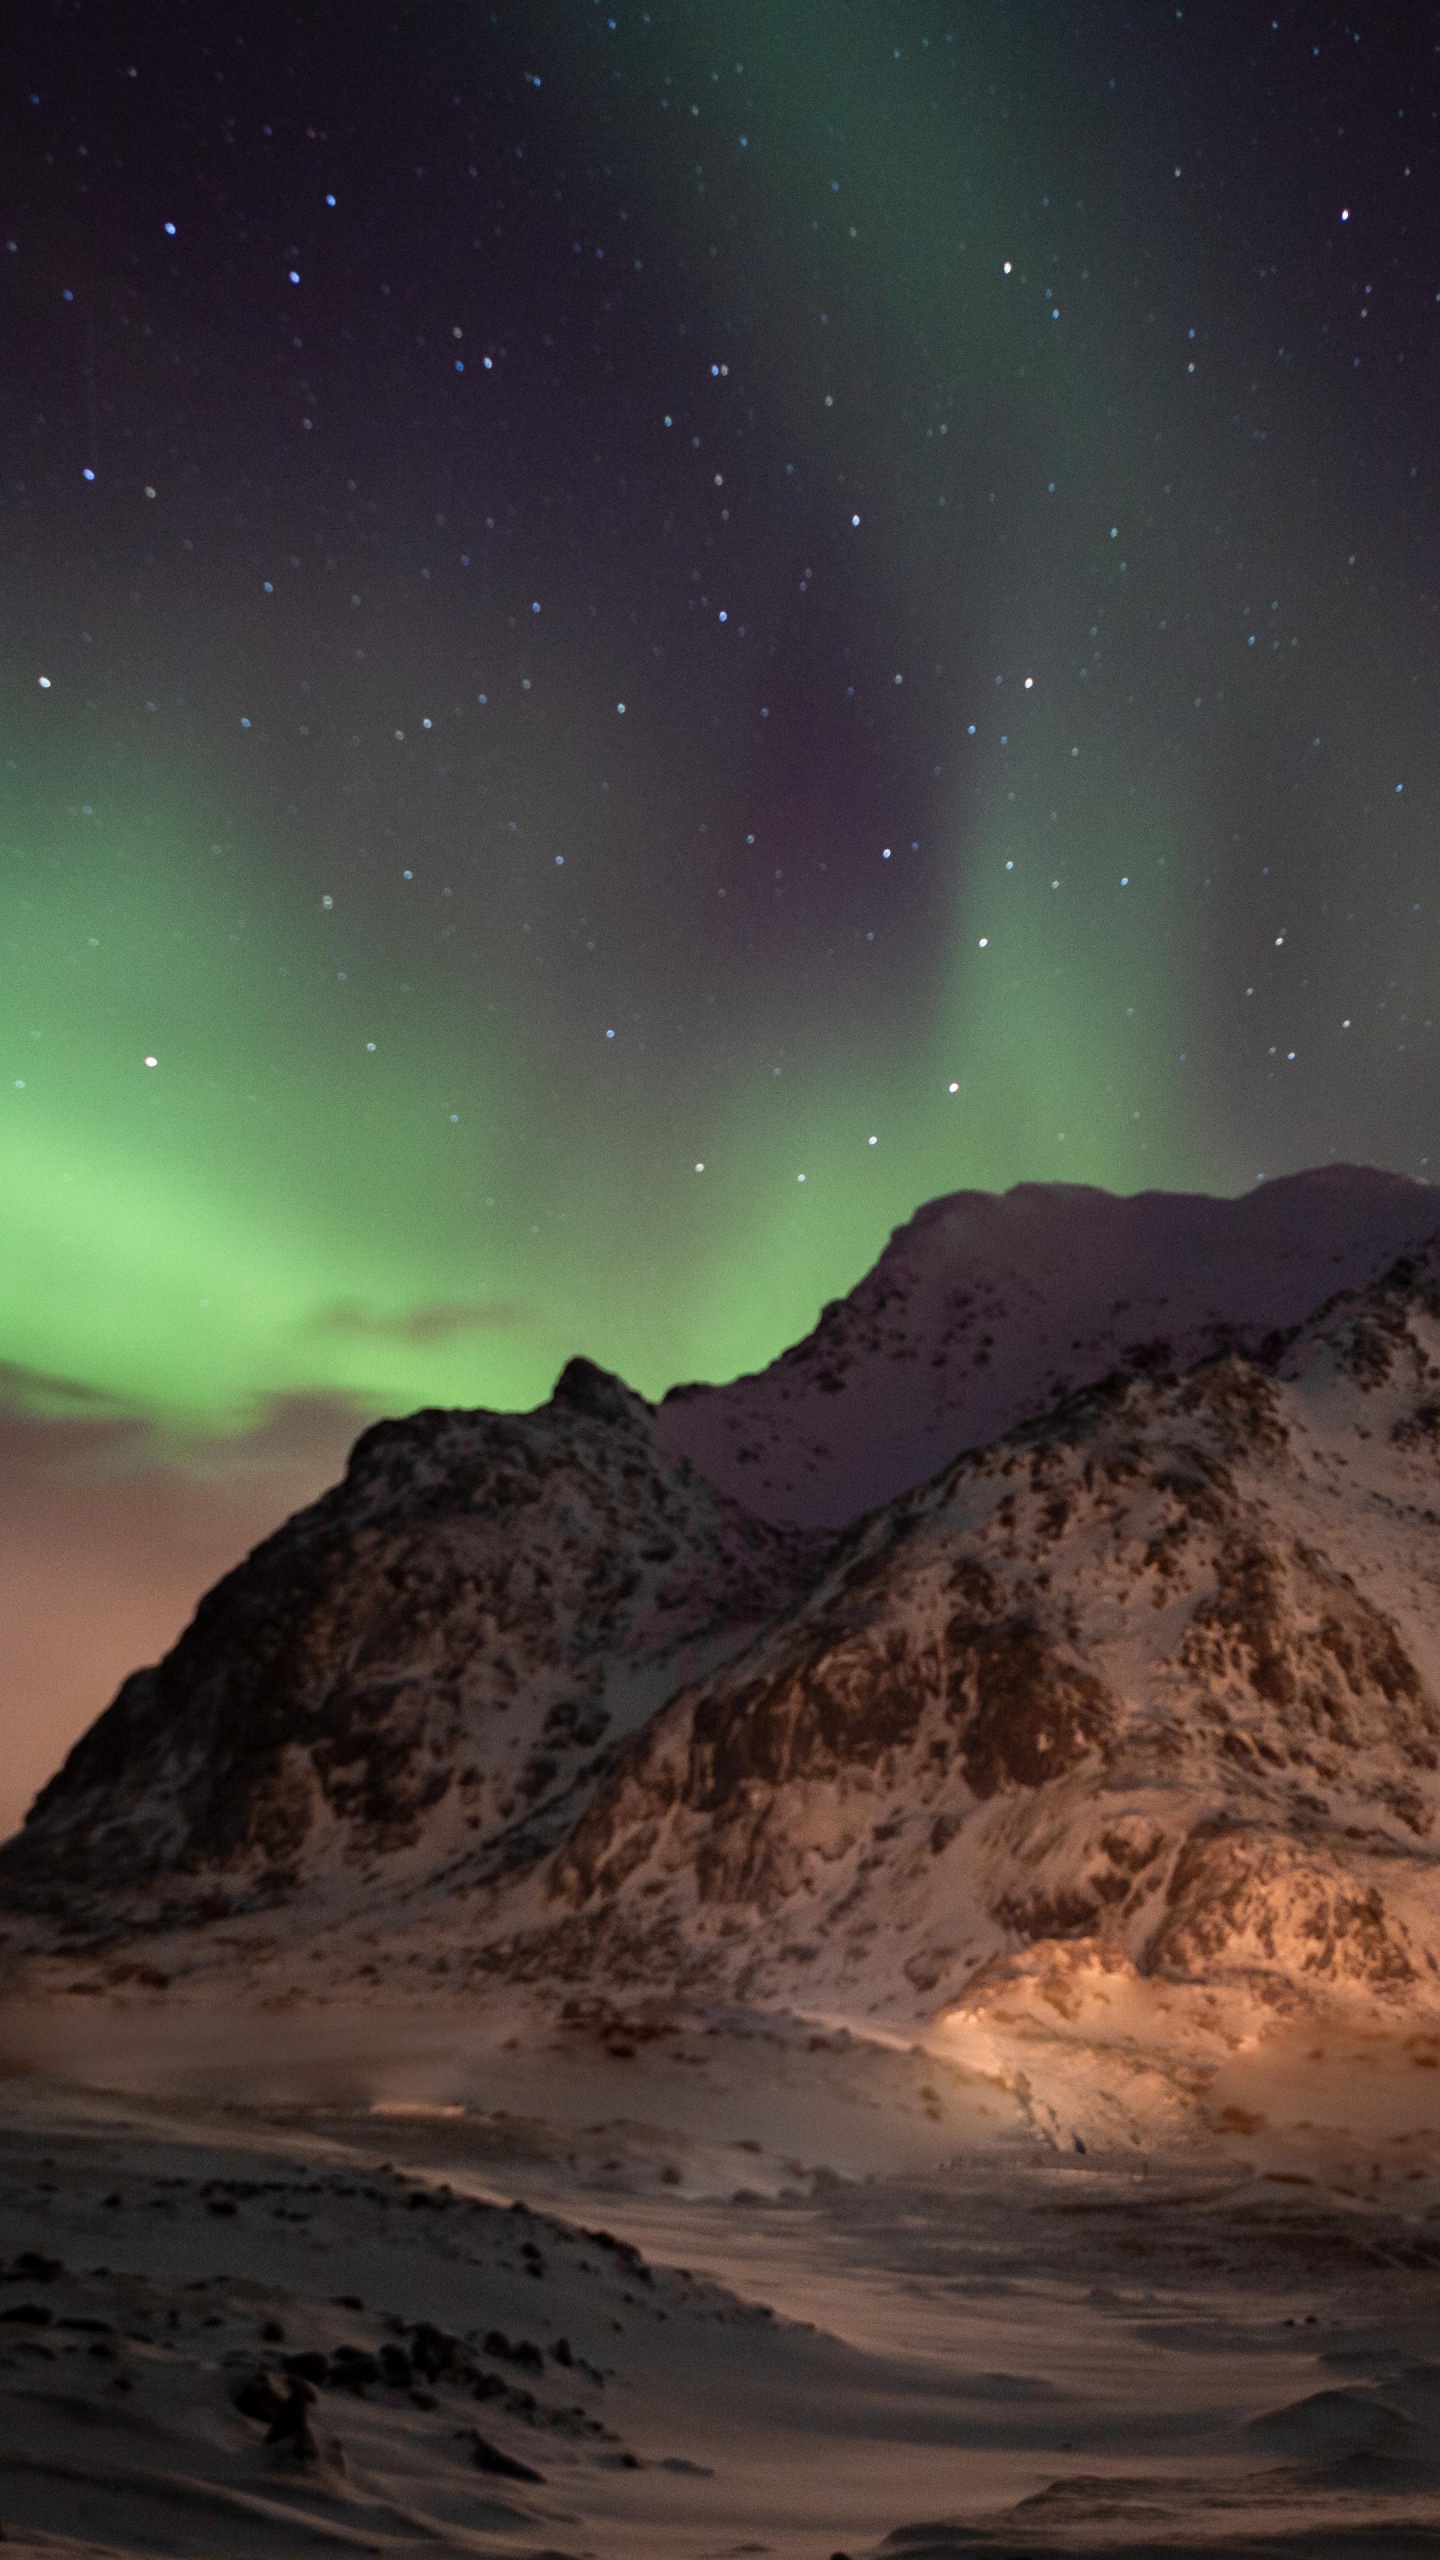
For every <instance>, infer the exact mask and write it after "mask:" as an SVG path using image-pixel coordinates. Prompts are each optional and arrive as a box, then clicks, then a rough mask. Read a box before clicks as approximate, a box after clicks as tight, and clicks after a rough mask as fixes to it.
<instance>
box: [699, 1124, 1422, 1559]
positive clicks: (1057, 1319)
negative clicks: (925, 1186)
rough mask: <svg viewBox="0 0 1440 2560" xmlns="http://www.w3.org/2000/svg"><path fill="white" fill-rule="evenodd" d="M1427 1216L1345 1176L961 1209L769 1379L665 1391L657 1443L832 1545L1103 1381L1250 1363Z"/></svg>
mask: <svg viewBox="0 0 1440 2560" xmlns="http://www.w3.org/2000/svg"><path fill="white" fill-rule="evenodd" d="M1436 1216H1437V1202H1436V1195H1435V1193H1434V1192H1433V1191H1432V1190H1431V1189H1430V1188H1429V1186H1428V1185H1427V1184H1424V1183H1416V1182H1407V1181H1405V1180H1404V1179H1403V1178H1402V1177H1401V1176H1400V1175H1399V1174H1391V1173H1379V1172H1376V1171H1374V1170H1373V1169H1370V1168H1367V1167H1364V1166H1355V1165H1327V1166H1320V1167H1317V1168H1316V1169H1315V1170H1313V1171H1311V1172H1308V1173H1297V1174H1290V1175H1287V1176H1285V1177H1284V1178H1283V1179H1282V1180H1280V1181H1278V1182H1272V1183H1263V1184H1260V1185H1258V1186H1257V1187H1256V1189H1255V1190H1254V1191H1251V1192H1247V1193H1246V1194H1245V1195H1244V1196H1243V1198H1241V1199H1239V1200H1214V1199H1209V1198H1206V1197H1204V1196H1202V1195H1187V1194H1184V1193H1175V1192H1163V1191H1150V1192H1142V1193H1140V1194H1139V1195H1138V1196H1136V1197H1135V1198H1133V1199H1116V1198H1114V1197H1113V1196H1112V1194H1111V1193H1109V1192H1107V1191H1095V1190H1090V1189H1087V1188H1085V1187H1084V1186H1082V1185H1080V1184H1066V1183H1022V1184H1020V1185H1019V1186H1018V1188H1017V1189H1015V1190H1013V1191H1008V1192H1006V1193H1005V1194H1004V1195H1003V1197H997V1196H996V1195H994V1194H993V1193H989V1192H980V1191H959V1192H956V1193H954V1194H953V1195H952V1196H951V1197H949V1198H948V1199H943V1200H932V1201H931V1202H930V1203H929V1204H928V1206H926V1207H925V1208H923V1209H921V1210H920V1211H919V1212H918V1213H917V1215H916V1216H915V1217H914V1218H912V1220H911V1221H910V1224H909V1225H908V1226H905V1227H900V1228H898V1229H897V1230H896V1232H895V1234H894V1235H893V1236H892V1237H891V1239H890V1242H889V1244H888V1245H887V1246H886V1249H885V1251H884V1253H883V1254H882V1255H881V1257H880V1259H879V1261H878V1262H877V1263H876V1265H875V1268H874V1270H873V1271H871V1272H869V1273H868V1274H867V1275H866V1277H865V1278H864V1279H863V1280H862V1281H861V1282H860V1283H859V1285H858V1287H856V1288H855V1289H853V1290H852V1291H851V1293H850V1295H849V1297H848V1298H843V1299H840V1300H837V1301H836V1302H835V1303H834V1304H833V1305H831V1306H828V1307H827V1308H826V1309H825V1312H824V1314H823V1315H822V1317H821V1319H820V1322H819V1324H818V1325H817V1326H816V1328H815V1331H814V1332H813V1333H812V1334H810V1335H808V1336H807V1338H806V1340H805V1341H803V1342H801V1343H797V1344H796V1346H795V1348H794V1349H793V1350H791V1351H787V1352H785V1353H783V1354H782V1356H781V1357H780V1359H778V1360H776V1361H773V1362H772V1363H771V1365H770V1367H769V1368H768V1369H765V1370H762V1371H761V1372H760V1373H759V1374H758V1375H757V1376H755V1377H746V1378H737V1379H735V1380H734V1381H733V1383H731V1384H730V1385H728V1386H721V1387H677V1388H673V1389H672V1390H671V1392H670V1394H669V1395H668V1396H667V1397H666V1398H665V1400H664V1402H663V1404H662V1405H661V1408H660V1415H659V1421H658V1423H657V1426H656V1436H657V1439H658V1442H659V1445H660V1446H661V1447H662V1448H664V1449H668V1450H669V1451H671V1452H672V1453H673V1454H674V1455H676V1456H683V1457H687V1458H689V1459H691V1460H692V1462H693V1463H694V1465H695V1466H697V1467H698V1468H699V1469H700V1471H701V1473H702V1475H705V1476H708V1477H709V1479H710V1481H711V1482H712V1484H717V1485H721V1486H723V1487H724V1489H725V1491H726V1492H727V1493H731V1494H733V1495H734V1496H735V1497H736V1499H737V1500H738V1501H741V1502H743V1503H745V1504H746V1505H747V1507H748V1508H749V1509H750V1510H752V1511H756V1512H758V1513H759V1514H760V1515H761V1516H762V1517H763V1518H765V1519H767V1520H777V1521H793V1522H797V1523H801V1524H804V1525H806V1526H811V1527H825V1528H835V1529H838V1528H842V1527H844V1526H845V1525H846V1524H847V1523H848V1522H849V1521H851V1520H854V1519H856V1518H857V1517H858V1516H859V1514H860V1513H861V1512H863V1511H869V1510H873V1509H875V1508H876V1507H877V1506H878V1505H879V1504H880V1503H882V1502H891V1501H893V1500H894V1498H895V1496H896V1495H897V1494H900V1493H905V1492H908V1490H909V1489H910V1487H911V1486H912V1485H916V1484H922V1483H924V1482H925V1481H926V1480H927V1479H928V1478H929V1477H930V1476H932V1475H934V1473H935V1472H936V1470H937V1468H939V1467H942V1466H944V1465H945V1464H946V1463H947V1462H948V1461H949V1460H950V1459H951V1458H953V1457H955V1456H956V1455H957V1454H958V1452H959V1451H960V1450H961V1449H973V1448H981V1447H983V1446H984V1445H985V1444H986V1443H987V1442H989V1441H991V1440H996V1439H998V1438H999V1437H1000V1435H1001V1433H1002V1432H1005V1431H1011V1430H1013V1429H1014V1428H1015V1426H1016V1424H1017V1423H1019V1422H1025V1421H1029V1420H1030V1419H1031V1418H1033V1417H1034V1416H1035V1415H1037V1414H1040V1413H1043V1412H1045V1411H1046V1410H1047V1409H1048V1407H1049V1406H1050V1405H1052V1404H1053V1403H1055V1401H1056V1399H1057V1398H1058V1397H1060V1396H1062V1395H1066V1394H1068V1393H1070V1392H1071V1391H1072V1390H1073V1389H1075V1388H1077V1387H1081V1386H1084V1385H1086V1384H1087V1383H1088V1382H1089V1381H1091V1380H1093V1379H1095V1378H1100V1377H1103V1376H1104V1375H1105V1374H1106V1372H1107V1371H1108V1370H1110V1369H1113V1368H1117V1367H1129V1368H1142V1367H1149V1368H1152V1369H1156V1368H1160V1369H1186V1368H1189V1367H1190V1366H1191V1365H1192V1363H1193V1362H1194V1361H1196V1360H1201V1359H1204V1358H1205V1357H1206V1356H1207V1355H1209V1354H1211V1353H1213V1352H1217V1351H1221V1350H1225V1349H1236V1350H1243V1351H1258V1350H1259V1349H1260V1348H1261V1347H1262V1345H1263V1344H1264V1343H1265V1342H1266V1340H1267V1339H1268V1338H1269V1337H1271V1336H1273V1335H1275V1334H1277V1333H1286V1332H1288V1331H1289V1330H1290V1329H1291V1328H1292V1327H1293V1326H1295V1325H1298V1324H1301V1323H1303V1322H1304V1321H1305V1319H1306V1317H1308V1316H1309V1315H1311V1314H1312V1313H1313V1312H1314V1310H1315V1309H1316V1308H1317V1307H1318V1306H1320V1305H1321V1304H1322V1303H1323V1302H1324V1301H1325V1300H1327V1299H1329V1298H1331V1297H1333V1296H1334V1295H1335V1293H1336V1292H1337V1291H1338V1290H1341V1289H1363V1288H1365V1287H1366V1286H1367V1285H1368V1284H1369V1283H1370V1282H1371V1281H1372V1280H1375V1279H1378V1278H1379V1276H1380V1274H1381V1273H1382V1272H1383V1271H1385V1270H1386V1269H1387V1268H1388V1267H1389V1265H1390V1264H1391V1263H1392V1262H1393V1261H1394V1259H1395V1257H1396V1255H1397V1254H1399V1253H1402V1252H1404V1251H1406V1250H1408V1249H1410V1248H1411V1247H1413V1246H1415V1245H1418V1244H1420V1243H1423V1241H1424V1240H1425V1238H1426V1237H1427V1236H1429V1235H1430V1234H1431V1232H1432V1231H1433V1229H1434V1227H1435V1224H1436Z"/></svg>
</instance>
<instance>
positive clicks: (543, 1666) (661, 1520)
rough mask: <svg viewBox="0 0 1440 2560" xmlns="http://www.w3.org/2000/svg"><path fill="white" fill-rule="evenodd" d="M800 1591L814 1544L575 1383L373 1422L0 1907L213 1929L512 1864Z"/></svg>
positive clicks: (8, 1867)
mask: <svg viewBox="0 0 1440 2560" xmlns="http://www.w3.org/2000/svg"><path fill="white" fill-rule="evenodd" d="M812 1571H813V1542H811V1541H807V1540H806V1539H805V1538H803V1537H798V1536H795V1535H793V1534H787V1533H786V1532H783V1531H777V1530H775V1529H772V1528H767V1527H766V1526H764V1525H763V1524H761V1523H760V1522H757V1521H755V1520H752V1519H751V1518H749V1517H748V1516H747V1515H746V1514H745V1513H744V1512H742V1511H741V1509H740V1508H739V1506H738V1505H737V1504H735V1503H733V1502H731V1501H729V1500H728V1499H727V1498H726V1497H725V1496H724V1495H722V1494H717V1493H716V1492H714V1490H713V1489H712V1488H711V1487H710V1486H709V1485H708V1484H706V1483H704V1482H703V1480H702V1479H700V1478H699V1477H697V1476H696V1475H695V1474H694V1472H693V1470H692V1469H691V1468H690V1467H688V1466H687V1465H686V1464H685V1463H684V1462H683V1461H677V1460H673V1459H669V1458H666V1457H664V1456H662V1455H660V1454H659V1453H657V1451H656V1449H655V1446H654V1439H653V1430H652V1415H651V1411H650V1408H649V1406H648V1405H646V1404H645V1403H644V1402H643V1401H642V1400H641V1398H640V1397H638V1396H634V1395H632V1394H631V1393H630V1392H629V1390H628V1389H627V1388H625V1387H624V1386H622V1385H621V1384H620V1382H619V1381H618V1380H617V1379H614V1378H609V1377H607V1376H605V1375H604V1373H603V1372H601V1371H600V1370H597V1369H594V1368H592V1367H591V1365H590V1364H589V1363H588V1362H585V1361H575V1362H572V1363H571V1366H570V1367H569V1368H568V1369H567V1370H566V1372H565V1375H564V1377H563V1378H562V1379H561V1381H560V1384H559V1387H558V1388H557V1390H556V1393H555V1397H554V1400H553V1401H552V1403H550V1404H549V1405H547V1406H545V1407H543V1408H542V1409H541V1410H540V1411H539V1412H537V1413H533V1414H523V1415H502V1414H488V1413H439V1412H431V1413H420V1414H416V1415H415V1416H413V1418H412V1419H411V1420H410V1421H408V1422H403V1423H382V1424H380V1425H379V1426H378V1427H377V1428H376V1429H374V1430H372V1431H369V1432H367V1433H366V1434H365V1436H364V1438H363V1439H362V1440H360V1441H359V1443H358V1444H357V1446H356V1449H355V1451H354V1454H353V1457H352V1459H351V1462H350V1467H349V1471H348V1473H347V1475H346V1477H345V1480H344V1482H343V1483H342V1484H340V1485H338V1486H337V1487H336V1488H335V1489H334V1491H333V1492H331V1493H328V1494H326V1495H325V1496H324V1497H323V1498H322V1499H321V1500H320V1501H319V1502H317V1503H316V1504H314V1505H313V1506H312V1507H311V1508H310V1509H309V1510H308V1511H303V1512H300V1513H299V1514H297V1516H296V1517H295V1518H294V1519H293V1520H290V1521H288V1522H287V1523H286V1524H285V1526H284V1527H283V1528H282V1529H280V1530H279V1531H278V1532H277V1533H276V1535H275V1536H274V1537H273V1538H270V1539H268V1540H267V1541H266V1543H265V1544H264V1545H263V1546H261V1547H259V1548H257V1550H256V1551H255V1553H254V1554H253V1555H252V1556H251V1557H249V1558H248V1559H247V1561H246V1562H245V1563H244V1564H243V1565H241V1566H240V1567H239V1568H238V1569H237V1571H236V1572H234V1573H232V1574H230V1575H228V1576H227V1578H226V1579H225V1580H224V1581H223V1582H222V1583H220V1584H219V1585H218V1586H217V1588H216V1589H215V1590H214V1591H212V1592H211V1593H210V1594H209V1595H208V1597H207V1598H206V1599H205V1600H204V1601H203V1602H202V1604H201V1607H200V1609H199V1611H198V1613H197V1615H196V1617H195V1619H194V1622H193V1623H192V1625H191V1626H190V1627H189V1628H188V1630H187V1631H186V1633H185V1635H184V1636H183V1637H182V1638H181V1640H180V1642H179V1644H178V1645H177V1646H176V1647H175V1649H174V1651H173V1652H172V1653H171V1654H169V1655H168V1656H167V1658H166V1659H165V1661H164V1662H162V1663H161V1664H160V1665H159V1666H158V1667H157V1668H156V1669H153V1670H147V1671H139V1672H136V1673H135V1674H134V1675H133V1677H132V1678H131V1679H129V1680H127V1681H126V1683H125V1685H124V1687H123V1688H122V1690H121V1691H120V1694H119V1696H118V1697H117V1699H116V1700H115V1703H114V1705H113V1706H112V1707H111V1708H110V1709H109V1711H108V1713H107V1714H105V1715H103V1716H102V1717H101V1718H100V1720H99V1722H98V1723H97V1724H96V1725H94V1726H93V1727H92V1728H91V1730H90V1732H89V1733H87V1734H86V1735H85V1736H84V1738H83V1739H82V1740H81V1742H80V1743H79V1744H78V1745H77V1746H76V1748H75V1750H74V1751H73V1752H72V1753H71V1755H70V1758H69V1760H68V1761H67V1762H66V1764H65V1766H64V1768H63V1769H62V1770H61V1771H60V1772H59V1774H58V1775H57V1776H56V1777H55V1778H54V1779H53V1780H52V1782H51V1784H50V1785H49V1786H48V1787H47V1788H46V1789H45V1791H44V1793H43V1794H42V1795H41V1797H40V1798H39V1800H38V1802H37V1804H36V1806H35V1808H34V1810H33V1812H32V1814H31V1816H30V1819H29V1821H28V1822H27V1824H26V1826H25V1829H24V1831H23V1832H21V1833H20V1834H19V1836H18V1837H17V1838H16V1839H15V1840H14V1841H12V1842H11V1843H10V1844H9V1846H8V1847H7V1848H6V1849H4V1850H3V1851H0V1890H3V1892H4V1894H5V1896H6V1897H7V1899H9V1900H11V1901H12V1902H14V1901H15V1900H17V1899H19V1900H24V1901H29V1902H31V1903H40V1904H42V1905H47V1906H48V1905H53V1904H56V1903H59V1904H61V1905H62V1906H63V1907H64V1908H65V1909H66V1910H67V1911H69V1912H71V1913H72V1914H74V1913H75V1912H76V1911H77V1907H78V1908H83V1907H84V1904H85V1902H86V1901H87V1900H98V1901H100V1902H103V1903H106V1904H110V1905H113V1904H114V1903H115V1901H116V1898H117V1897H118V1899H119V1901H120V1902H121V1903H123V1904H124V1905H125V1906H126V1907H134V1906H135V1905H136V1904H137V1902H141V1903H154V1904H158V1905H159V1906H161V1907H168V1908H170V1909H173V1910H177V1911H179V1910H184V1909H185V1908H187V1907H190V1908H197V1907H198V1908H199V1909H201V1910H203V1909H206V1908H209V1909H212V1910H219V1909H229V1908H231V1907H232V1906H233V1905H234V1904H235V1902H236V1900H237V1897H238V1898H240V1899H242V1900H243V1899H244V1898H245V1896H246V1895H247V1894H248V1895H250V1896H251V1897H253V1896H254V1895H255V1894H257V1893H259V1894H262V1895H264V1896H265V1897H267V1898H271V1899H273V1898H275V1897H276V1896H280V1895H285V1894H288V1893H290V1892H292V1891H293V1890H294V1888H295V1887H296V1885H297V1883H298V1882H299V1880H300V1879H301V1877H302V1875H303V1877H304V1879H305V1881H306V1883H307V1885H309V1886H310V1887H311V1888H312V1889H313V1888H314V1887H315V1886H316V1885H317V1883H323V1882H324V1881H325V1879H326V1878H327V1877H328V1878H330V1879H331V1880H332V1881H335V1882H339V1881H341V1880H342V1879H343V1878H344V1876H345V1875H346V1874H347V1873H348V1874H349V1876H350V1878H351V1890H352V1893H353V1888H354V1879H355V1876H356V1874H357V1871H359V1872H370V1871H373V1872H375V1873H377V1874H378V1873H384V1874H385V1875H387V1876H389V1877H391V1878H394V1877H397V1876H404V1875H407V1874H410V1873H413V1872H415V1871H416V1870H417V1868H418V1869H419V1870H420V1871H422V1872H425V1873H427V1874H428V1873H432V1872H433V1871H434V1870H435V1869H436V1868H437V1866H440V1867H443V1866H446V1865H449V1864H452V1863H453V1862H455V1861H457V1860H461V1861H465V1862H467V1863H468V1865H469V1867H471V1868H472V1869H473V1867H474V1865H475V1864H476V1861H477V1859H479V1860H481V1861H482V1862H483V1860H484V1859H485V1858H487V1857H488V1858H489V1860H490V1861H491V1862H492V1863H496V1862H498V1863H500V1864H503V1863H504V1862H505V1859H506V1857H507V1856H511V1855H525V1854H529V1855H533V1854H534V1851H535V1847H536V1844H537V1843H538V1842H543V1840H544V1839H545V1838H546V1837H553V1836H554V1825H555V1823H556V1822H557V1820H559V1821H561V1822H562V1823H563V1820H564V1819H565V1818H566V1815H565V1814H564V1813H562V1812H561V1811H560V1809H561V1808H568V1816H569V1818H573V1813H574V1810H575V1808H576V1805H577V1802H578V1801H580V1800H583V1789H584V1786H585V1784H586V1777H585V1773H586V1772H587V1771H588V1772H593V1770H594V1768H595V1765H596V1761H597V1755H598V1754H600V1753H601V1751H602V1747H603V1746H605V1745H606V1744H609V1743H613V1741H614V1740H615V1739H616V1738H617V1737H619V1736H623V1735H624V1734H626V1733H628V1732H630V1731H632V1730H633V1728H634V1727H635V1726H636V1724H637V1723H639V1722H641V1721H643V1719H644V1718H645V1717H646V1716H647V1715H649V1714H650V1713H651V1712H652V1711H653V1709H654V1708H655V1707H657V1706H658V1705H660V1704H661V1703H662V1701H663V1700H664V1699H665V1698H666V1697H668V1696H669V1695H670V1693H671V1692H672V1691H673V1690H674V1689H675V1688H676V1687H677V1685H679V1684H680V1683H681V1682H682V1681H684V1680H686V1679H690V1678H693V1677H694V1676H695V1674H696V1673H697V1672H699V1671H701V1670H705V1669H709V1668H710V1667H712V1666H713V1665H714V1664H715V1663H716V1662H718V1661H720V1660H722V1659H723V1658H724V1656H725V1655H726V1654H727V1653H728V1652H730V1651H733V1650H734V1649H735V1648H736V1647H737V1646H738V1645H740V1644H742V1643H743V1642H744V1641H745V1640H746V1638H747V1637H748V1636H749V1635H750V1634H752V1633H754V1632H755V1630H756V1629H757V1627H759V1626H761V1625H763V1624H765V1623H766V1622H767V1621H769V1620H771V1619H773V1617H774V1616H775V1615H776V1613H777V1611H779V1610H781V1609H783V1608H784V1607H785V1606H786V1604H787V1603H788V1602H789V1601H790V1600H792V1599H793V1598H794V1596H795V1595H796V1593H797V1591H798V1590H799V1589H800V1588H801V1587H802V1586H803V1583H804V1581H805V1579H806V1577H807V1574H808V1573H810V1572H812ZM547 1822H548V1823H549V1824H550V1825H551V1829H550V1831H549V1832H548V1833H547V1830H546V1824H547ZM77 1896H78V1898H79V1901H78V1906H77Z"/></svg>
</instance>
